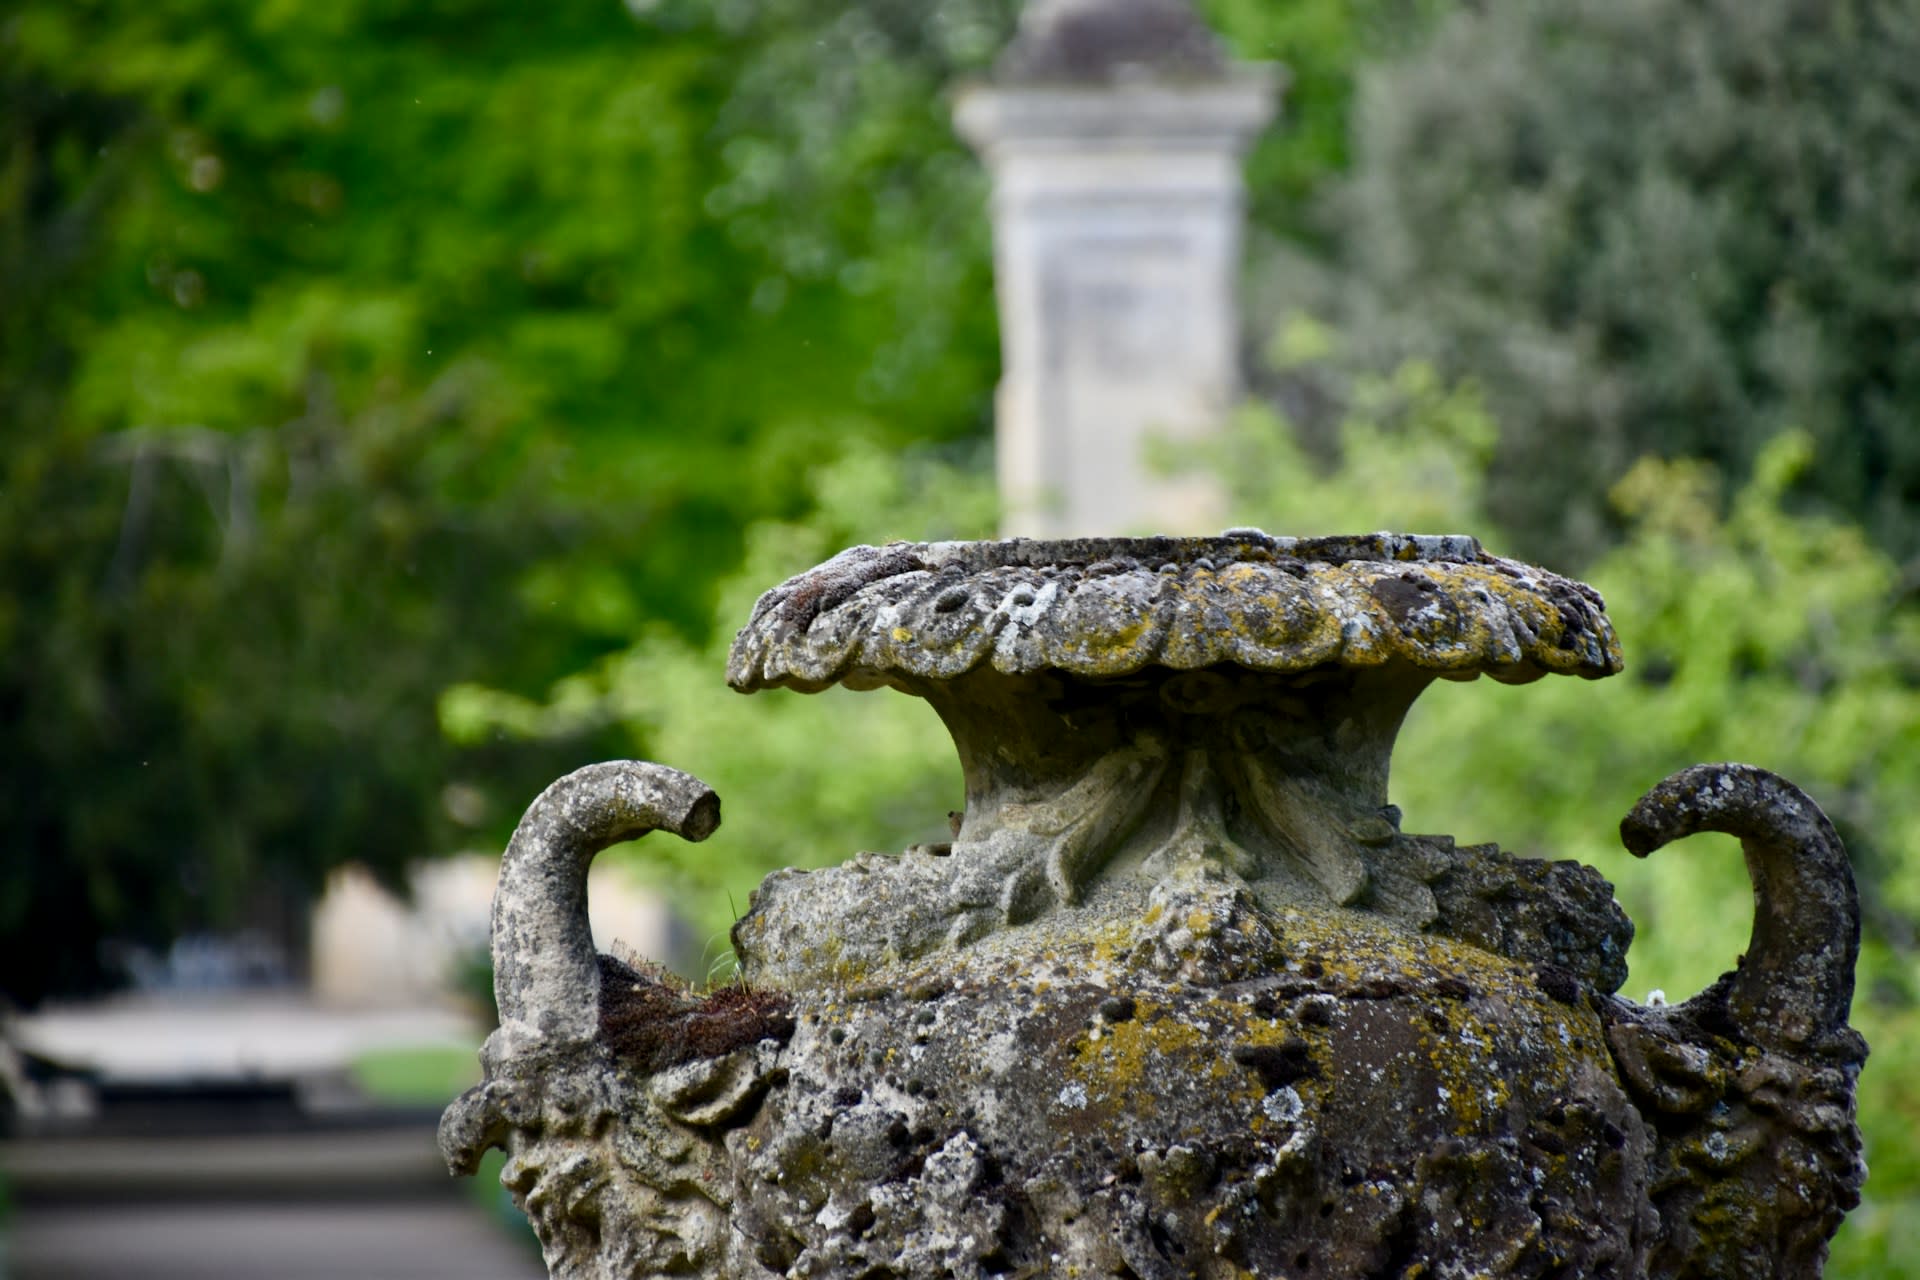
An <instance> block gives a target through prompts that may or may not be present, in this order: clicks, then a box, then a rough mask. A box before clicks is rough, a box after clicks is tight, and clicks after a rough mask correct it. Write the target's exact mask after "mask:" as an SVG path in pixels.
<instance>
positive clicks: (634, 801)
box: [493, 760, 720, 1043]
mask: <svg viewBox="0 0 1920 1280" xmlns="http://www.w3.org/2000/svg"><path fill="white" fill-rule="evenodd" d="M719 825H720V797H719V796H717V795H715V794H714V792H713V789H712V788H711V787H709V786H707V784H706V783H704V782H702V781H700V779H698V778H696V777H694V776H693V775H692V774H690V773H682V772H681V771H680V770H678V769H670V768H668V767H667V766H665V765H658V764H648V763H646V762H644V761H639V760H612V761H608V762H606V763H604V764H591V765H588V766H586V767H585V768H583V769H576V770H574V771H573V772H572V773H570V774H568V775H567V776H566V777H564V778H562V779H560V780H559V781H558V782H556V783H554V784H553V785H552V786H550V787H548V788H547V789H546V790H545V791H543V792H541V793H540V796H539V798H538V799H536V800H535V801H534V802H533V803H532V804H531V805H529V806H528V808H527V812H526V816H524V817H523V818H521V819H520V825H519V826H518V827H517V828H515V830H514V833H513V840H512V841H511V842H510V843H509V844H508V845H507V852H506V856H505V857H504V858H502V859H501V863H500V884H499V887H498V889H496V890H495V892H494V896H493V995H494V1001H495V1003H497V1004H498V1005H499V1007H500V1021H501V1024H502V1026H508V1027H516V1029H520V1030H523V1031H528V1032H533V1033H535V1034H537V1035H538V1036H539V1037H541V1038H543V1039H545V1038H551V1039H554V1040H558V1041H563V1042H576V1043H577V1042H581V1041H586V1040H589V1039H591V1038H592V1037H593V1035H594V1033H595V1030H596V1029H597V1027H598V1023H599V1000H600V964H599V959H598V957H597V956H596V954H595V952H594V947H593V932H592V929H591V928H590V926H589V925H588V922H587V867H588V866H589V865H590V864H591V863H592V861H593V859H594V856H595V855H596V854H598V853H599V852H600V851H601V850H602V849H605V848H607V847H608V846H609V845H614V844H618V843H620V842H621V841H624V840H635V839H638V838H639V837H641V836H643V835H646V834H647V833H648V832H649V831H671V832H673V833H674V834H675V835H677V836H681V837H683V838H684V839H687V840H694V841H699V840H705V839H706V838H707V837H708V836H710V835H712V834H713V832H714V830H715V828H717V827H718V826H719Z"/></svg>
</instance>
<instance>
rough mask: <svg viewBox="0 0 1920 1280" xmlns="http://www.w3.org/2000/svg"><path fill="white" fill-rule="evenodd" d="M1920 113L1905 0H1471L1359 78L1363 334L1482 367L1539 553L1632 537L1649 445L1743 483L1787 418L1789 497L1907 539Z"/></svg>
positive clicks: (1914, 403) (1913, 540)
mask: <svg viewBox="0 0 1920 1280" xmlns="http://www.w3.org/2000/svg"><path fill="white" fill-rule="evenodd" d="M1916 136H1920V10H1916V9H1915V8H1914V6H1912V5H1910V4H1900V3H1892V2H1889V0H1707V2H1706V3H1698V2H1696V0H1541V2H1540V3H1532V4H1505V5H1473V6H1464V7H1461V8H1459V9H1458V10H1457V11H1455V12H1453V13H1451V14H1450V15H1448V16H1447V18H1446V19H1445V20H1443V21H1442V22H1441V23H1440V24H1439V25H1438V28H1437V30H1436V32H1435V35H1434V37H1433V38H1432V39H1431V40H1430V41H1429V42H1428V43H1427V44H1425V45H1424V46H1423V47H1422V48H1421V49H1419V50H1418V51H1417V52H1415V53H1413V54H1411V55H1410V56H1408V57H1405V58H1402V59H1397V60H1392V61H1389V62H1386V63H1383V64H1381V65H1378V66H1375V67H1373V68H1371V69H1369V70H1368V71H1367V72H1366V74H1365V75H1364V76H1363V88H1362V91H1361V94H1360V101H1359V105H1358V107H1357V109H1356V131H1355V141H1354V147H1355V161H1354V165H1355V168H1354V175H1353V182H1352V185H1351V189H1350V190H1349V192H1348V195H1347V202H1346V210H1347V216H1346V218H1345V220H1344V223H1345V225H1346V226H1347V227H1348V228H1349V231H1348V234H1347V235H1346V237H1345V244H1344V248H1345V258H1346V261H1347V263H1348V264H1349V266H1350V268H1351V270H1352V272H1353V273H1354V276H1355V277H1356V278H1357V279H1358V280H1359V281H1360V282H1362V283H1363V284H1364V285H1365V286H1366V290H1365V291H1364V292H1368V293H1370V294H1371V302H1372V306H1373V309H1372V310H1371V311H1368V312H1367V313H1366V314H1365V315H1364V316H1363V317H1361V318H1360V319H1358V320H1356V321H1355V327H1356V330H1365V331H1368V332H1372V333H1376V334H1381V335H1391V336H1392V340H1391V341H1390V342H1389V343H1388V345H1389V346H1390V347H1392V349H1393V350H1396V351H1399V352H1406V351H1409V350H1411V351H1416V352H1422V353H1426V354H1429V355H1431V356H1432V357H1434V358H1435V359H1437V360H1439V361H1440V363H1441V364H1442V366H1443V367H1444V368H1446V369H1447V370H1449V371H1451V372H1452V373H1453V374H1455V375H1460V374H1471V375H1473V376H1475V377H1476V378H1478V379H1479V381H1480V383H1481V386H1482V387H1483V389H1484V392H1485V394H1486V398H1487V403H1488V405H1489V406H1490V408H1491V409H1492V410H1493V413H1494V417H1495V418H1496V419H1497V420H1498V421H1499V422H1500V424H1501V427H1502V431H1501V442H1500V447H1499V450H1498V452H1497V454H1496V459H1495V465H1494V470H1493V473H1492V486H1493V487H1492V490H1491V492H1490V494H1489V506H1490V509H1491V512H1492V514H1493V515H1494V516H1495V517H1496V518H1497V519H1498V520H1499V521H1500V522H1501V523H1502V524H1503V525H1504V526H1505V527H1506V528H1508V529H1510V530H1511V531H1512V532H1513V534H1514V535H1515V536H1516V537H1517V538H1519V539H1520V542H1521V545H1522V546H1523V547H1524V548H1525V549H1526V550H1527V551H1528V552H1529V553H1531V554H1533V555H1535V556H1537V557H1539V558H1544V559H1549V560H1551V561H1553V562H1556V563H1561V564H1578V563H1581V562H1583V561H1586V560H1589V559H1591V558H1592V557H1593V556H1594V555H1595V554H1596V553H1597V552H1598V551H1599V550H1600V549H1601V548H1603V547H1604V546H1605V545H1607V544H1608V543H1609V542H1610V541H1611V540H1612V539H1613V538H1614V537H1616V536H1617V535H1618V534H1619V532H1620V531H1621V529H1622V527H1623V526H1622V521H1621V518H1620V516H1619V515H1618V514H1617V513H1616V512H1613V511H1611V510H1609V508H1608V506H1607V503H1606V500H1605V494H1606V492H1607V489H1608V486H1609V484H1610V483H1611V482H1612V481H1613V480H1615V479H1617V478H1619V477H1620V476H1622V475H1624V474H1625V473H1626V471H1627V469H1628V468H1629V467H1630V466H1631V465H1632V464H1633V463H1634V461H1635V460H1636V459H1637V458H1639V457H1640V456H1641V455H1642V454H1645V453H1650V452H1651V453H1657V454H1660V455H1662V456H1667V457H1680V456H1688V457H1697V458H1701V459H1704V460H1707V461H1709V462H1711V463H1714V464H1715V465H1716V466H1718V467H1719V468H1720V469H1721V471H1722V474H1723V475H1724V476H1725V477H1726V478H1727V479H1728V481H1729V483H1730V484H1731V485H1732V486H1734V487H1737V486H1738V485H1739V484H1740V483H1742V482H1743V481H1744V480H1745V478H1746V477H1748V476H1750V475H1752V474H1753V471H1754V468H1755V466H1756V465H1757V460H1758V458H1759V456H1760V453H1761V450H1762V448H1763V446H1764V444H1765V442H1766V441H1768V440H1770V439H1772V438H1773V437H1774V436H1775V435H1777V434H1778V433H1779V432H1780V431H1781V430H1782V429H1784V428H1789V427H1792V428H1798V429H1800V430H1803V431H1805V432H1807V433H1808V435H1809V438H1810V439H1811V440H1812V441H1813V442H1814V448H1815V461H1814V463H1813V465H1811V466H1810V467H1808V468H1807V469H1806V470H1805V471H1804V472H1803V473H1802V474H1801V475H1800V476H1799V477H1798V478H1797V480H1796V482H1795V485H1794V490H1793V494H1792V495H1791V496H1792V497H1793V498H1794V499H1795V500H1796V501H1799V502H1802V503H1804V502H1806V501H1808V500H1815V501H1817V502H1818V503H1819V504H1821V505H1822V506H1823V507H1824V509H1826V510H1828V511H1831V512H1836V513H1844V514H1845V515H1847V516H1848V518H1855V519H1859V520H1861V521H1862V522H1864V523H1865V525H1866V526H1867V528H1868V529H1869V530H1870V531H1871V533H1872V534H1873V535H1874V536H1875V538H1876V539H1878V540H1879V541H1880V542H1881V544H1882V545H1883V546H1886V547H1887V548H1889V549H1890V550H1891V551H1892V552H1893V553H1894V554H1895V555H1896V556H1897V557H1905V556H1909V555H1912V554H1913V553H1914V552H1915V551H1916V550H1920V515H1916V512H1920V433H1916V432H1915V431H1914V430H1913V423H1914V420H1915V417H1916V415H1920V360H1916V359H1915V352H1916V351H1920V305H1916V303H1915V300H1914V299H1915V295H1914V290H1913V283H1912V282H1913V281H1914V280H1915V279H1916V278H1920V219H1916V218H1915V217H1914V216H1913V210H1914V209H1915V207H1916V206H1917V205H1920V148H1916V147H1915V146H1914V145H1913V139H1914V138H1915V137H1916ZM1350 292H1351V290H1350ZM1386 363H1387V364H1389V365H1390V364H1391V363H1393V358H1391V357H1389V358H1388V359H1387V360H1386Z"/></svg>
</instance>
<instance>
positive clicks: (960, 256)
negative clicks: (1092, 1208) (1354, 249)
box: [0, 0, 1010, 998]
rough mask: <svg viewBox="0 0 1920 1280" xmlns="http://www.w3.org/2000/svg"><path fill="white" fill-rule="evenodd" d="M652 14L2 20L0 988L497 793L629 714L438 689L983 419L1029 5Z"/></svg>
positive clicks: (224, 909) (625, 626) (255, 13)
mask: <svg viewBox="0 0 1920 1280" xmlns="http://www.w3.org/2000/svg"><path fill="white" fill-rule="evenodd" d="M634 7H635V9H636V10H637V12H635V13H629V12H628V11H627V10H626V9H623V8H622V7H621V6H620V5H619V4H617V3H613V2H611V0H560V2H559V3H554V4H544V5H539V6H533V7H529V6H526V5H523V4H519V3H509V2H508V0H438V2H436V3H432V4H424V5H423V4H419V3H414V2H413V0H342V2H341V3H330V4H325V5H306V4H297V3H278V2H274V3H263V4H255V3H245V4H242V3H234V2H233V0H157V2H151V3H142V4H132V3H128V2H127V0H21V3H17V4H14V5H11V6H9V7H8V8H7V10H6V12H5V13H4V14H3V15H0V134H3V135H4V144H3V150H0V157H3V158H0V273H3V274H0V295H3V296H4V297H5V299H6V305H5V306H4V307H0V326H4V327H3V328H0V423H4V428H3V429H4V431H5V433H6V438H7V448H6V449H5V450H4V451H0V582H4V583H5V584H6V592H5V595H4V599H3V601H0V641H3V642H4V644H5V651H6V653H7V655H8V661H7V663H6V666H5V668H4V669H3V670H0V709H4V712H5V714H4V716H0V726H4V727H0V819H4V821H5V825H6V829H7V830H8V831H9V832H10V833H12V834H11V839H10V843H9V850H8V854H7V856H6V858H5V859H4V862H3V863H0V939H4V940H5V941H4V943H3V944H0V987H4V989H5V990H6V991H7V992H8V993H9V994H11V995H13V996H15V997H16V998H32V997H34V996H36V995H38V994H40V993H41V992H43V991H45V990H49V989H60V988H69V987H74V986H78V985H85V984H87V983H89V982H91V981H93V980H95V979H96V978H97V977H99V973H98V957H97V953H96V943H97V940H98V939H99V938H100V937H101V936H103V935H120V936H127V937H133V938H140V939H146V940H151V941H164V940H165V938H166V937H168V936H169V935H170V934H171V933H173V932H174V931H176V930H178V929H181V928H186V927H198V926H207V925H216V924H219V923H221V922H222V921H223V920H227V919H231V918H232V917H233V915H234V914H235V912H237V911H240V910H242V909H243V908H245V907H246V906H247V900H248V899H249V898H250V897H252V896H253V895H255V894H256V893H258V892H259V891H260V890H262V889H263V888H265V889H268V890H272V891H275V892H278V891H282V890H284V891H288V892H291V893H298V892H304V891H310V890H311V889H312V888H313V887H315V886H316V885H317V883H318V880H319V877H320V875H321V874H322V873H323V872H324V870H325V868H326V867H327V866H329V865H331V864H333V863H335V862H338V861H341V860H343V859H346V858H359V859H362V860H364V861H367V862H368V863H370V864H372V865H373V866H374V867H376V868H377V869H381V870H384V871H387V872H395V871H397V870H398V869H399V868H400V867H401V866H402V865H403V864H404V863H405V862H406V861H407V860H409V859H411V858H414V857H417V856H420V855H422V854H425V853H430V852H433V851H435V850H437V849H440V848H444V847H446V846H447V845H448V844H449V843H450V842H451V841H452V840H454V839H456V838H458V833H457V832H456V831H454V830H453V829H452V827H453V825H454V824H453V823H452V822H451V821H450V817H451V818H457V819H459V820H460V821H463V822H467V823H472V822H480V823H482V824H494V823H498V822H500V821H503V820H505V818H506V817H507V816H508V814H509V813H510V811H511V810H512V809H514V808H517V803H518V801H519V799H521V798H523V797H524V796H526V795H529V794H531V793H532V791H533V790H536V789H537V788H538V786H539V785H540V784H541V783H542V782H543V781H544V780H545V779H546V778H547V777H550V776H551V775H552V774H553V773H554V772H557V771H558V765H559V764H560V763H561V762H563V761H564V762H568V763H570V762H575V761H577V760H579V759H581V758H585V757H587V756H592V755H602V754H610V751H609V750H608V748H607V747H606V746H604V745H596V744H594V743H591V742H580V741H574V742H572V743H571V744H559V743H554V744H550V745H544V746H538V747H537V749H532V750H531V757H530V756H529V748H527V747H525V746H523V745H518V744H514V743H505V742H502V743H480V742H469V743H462V744H449V743H447V742H445V741H444V740H443V739H442V736H441V734H440V732H439V727H438V722H437V718H436V714H435V702H436V699H437V697H438V695H439V693H440V691H441V690H442V689H444V688H445V687H447V686H448V685H449V684H453V683H457V682H462V681H477V682H482V683H484V684H486V685H488V686H490V687H498V688H502V689H507V690H516V689H517V690H522V691H533V690H539V689H543V688H545V687H546V685H547V684H548V683H549V682H551V681H552V680H553V679H555V678H556V677H558V676H559V675H561V674H563V673H565V672H568V671H572V670H578V669H580V668H581V667H583V666H584V665H586V664H588V663H591V662H592V661H593V660H594V659H595V658H596V657H597V656H598V655H600V654H604V653H606V652H608V651H610V650H614V649H617V648H619V647H620V646H622V645H624V644H625V643H626V641H627V640H628V639H630V638H631V636H632V635H633V634H635V633H636V632H638V631H640V630H641V629H642V627H643V625H645V626H655V625H661V624H664V625H667V626H670V627H677V628H678V629H679V630H681V631H682V632H683V633H685V634H687V635H689V636H692V637H696V638H697V637H698V636H699V635H700V634H701V632H702V631H703V629H704V626H705V622H706V618H707V616H708V612H709V609H710V592H711V589H712V588H711V583H712V581H713V579H714V578H715V576H717V575H719V574H722V573H724V572H725V570H726V569H727V568H728V567H730V566H731V565H732V564H733V563H734V562H735V561H736V560H737V559H738V557H739V555H740V554H741V551H742V540H741V538H742V535H741V530H742V529H743V528H744V527H745V526H746V525H747V524H748V523H750V522H751V521H752V520H754V519H755V518H762V517H768V516H793V515H795V514H798V513H799V512H800V511H801V510H802V509H803V506H804V504H805V502H806V501H807V498H806V494H805V486H804V485H801V484H797V483H796V482H795V477H796V476H798V475H801V474H803V473H804V471H805V470H806V467H807V466H808V465H809V464H810V463H811V462H812V461H814V460H817V459H820V458H823V457H830V456H833V455H834V454H835V453H836V452H837V451H838V450H839V449H841V448H842V447H843V446H844V445H846V444H848V443H852V444H854V445H860V444H861V443H862V442H868V443H871V444H874V445H879V446H897V445H899V444H901V443H903V442H906V441H909V440H940V439H951V438H954V437H958V436H965V435H969V434H973V433H977V432H978V431H979V429H980V428H981V426H982V424H983V423H984V415H985V410H986V405H987V398H988V394H987V393H988V391H989V390H990V387H991V381H992V373H991V369H992V359H993V344H994V329H993V311H992V307H991V302H990V293H989V283H988V276H987V269H986V262H987V257H988V253H987V227H986V223H985V219H984V216H983V207H982V206H983V196H984V188H985V184H984V179H983V178H982V176H981V175H980V173H979V171H978V167H977V165H975V164H974V163H973V161H972V159H971V157H970V156H969V155H968V154H967V153H966V151H965V150H964V148H963V147H962V145H961V144H960V143H959V142H958V141H957V140H956V139H955V138H954V137H953V135H952V132H951V127H950V124H949V122H948V119H947V111H946V106H945V103H944V101H943V100H942V97H941V93H940V90H941V88H942V86H944V85H945V84H946V83H948V82H949V81H950V80H951V79H952V78H953V77H954V76H956V75H957V74H960V73H961V72H963V71H964V70H966V69H968V68H970V67H975V66H978V65H979V64H980V63H981V62H982V61H983V60H984V59H985V58H987V57H988V56H989V55H990V54H991V53H992V52H993V51H994V50H995V49H996V48H997V47H998V46H999V44H1000V42H1001V40H1002V39H1003V37H1004V34H1005V31H1006V29H1007V26H1008V24H1009V21H1010V6H1009V5H1008V4H1007V3H1004V2H999V0H979V2H978V3H973V2H971V0H960V2H957V3H952V4H945V5H943V6H941V10H940V15H939V17H938V19H937V20H934V21H924V20H922V16H921V14H920V8H919V6H912V5H907V4H905V3H897V4H876V5H871V6H860V7H857V8H854V9H848V8H846V7H844V6H840V5H833V4H828V3H825V0H788V2H786V3H777V4H769V5H757V6H743V5H737V4H736V5H709V4H704V3H700V4H696V3H691V2H687V3H678V2H674V0H663V2H662V3H660V4H657V5H653V6H645V5H635V6H634ZM495 792H498V793H500V794H502V795H510V796H512V797H513V799H514V803H513V804H511V805H507V804H500V803H490V801H491V799H492V796H493V794H494V793H495ZM498 834H499V833H498V831H497V830H492V831H489V832H488V834H487V836H486V839H487V840H488V842H491V841H492V840H493V839H494V838H495V837H496V836H497V835H498Z"/></svg>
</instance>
